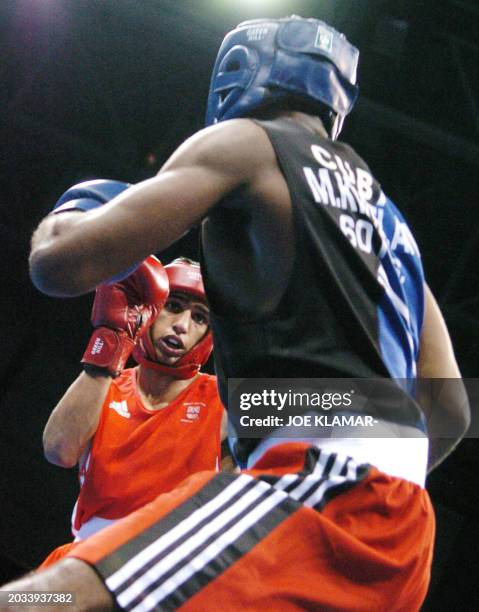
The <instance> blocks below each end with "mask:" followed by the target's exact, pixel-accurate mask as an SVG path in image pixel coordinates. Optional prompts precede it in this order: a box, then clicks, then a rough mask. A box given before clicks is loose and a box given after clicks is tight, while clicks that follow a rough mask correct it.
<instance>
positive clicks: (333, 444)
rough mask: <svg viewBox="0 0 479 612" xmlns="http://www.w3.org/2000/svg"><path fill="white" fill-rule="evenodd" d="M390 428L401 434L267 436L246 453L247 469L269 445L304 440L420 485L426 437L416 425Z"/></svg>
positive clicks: (423, 481)
mask: <svg viewBox="0 0 479 612" xmlns="http://www.w3.org/2000/svg"><path fill="white" fill-rule="evenodd" d="M394 432H396V433H400V434H401V437H399V436H398V437H394V436H393V435H392V433H391V437H382V438H380V437H374V438H373V437H347V438H346V437H334V436H332V437H328V438H306V437H305V438H303V437H293V436H286V435H285V432H283V431H282V432H281V433H282V437H275V436H273V435H271V436H268V437H267V438H264V439H263V440H261V442H260V443H259V444H258V446H257V447H256V448H255V449H254V451H253V452H252V453H251V454H250V456H249V457H248V464H247V469H250V468H252V467H253V466H254V464H255V463H257V462H258V461H259V459H260V458H261V457H262V455H263V454H264V453H265V452H266V451H268V450H269V449H271V448H274V447H275V446H278V445H280V444H287V443H288V442H300V443H306V444H308V445H310V446H315V447H317V448H319V449H321V450H324V451H327V452H330V453H337V454H340V455H347V456H349V457H351V458H352V459H353V460H354V461H355V462H356V464H358V465H359V464H364V463H367V464H370V465H372V466H374V467H376V468H377V469H378V470H380V471H381V472H384V473H385V474H388V475H390V476H395V477H398V478H403V479H405V480H409V481H411V482H414V483H416V484H418V485H419V486H421V487H424V485H425V482H426V475H427V462H428V453H429V440H428V437H427V436H426V435H425V434H424V433H423V432H421V431H420V430H418V429H416V428H410V427H404V426H396V427H395V428H394Z"/></svg>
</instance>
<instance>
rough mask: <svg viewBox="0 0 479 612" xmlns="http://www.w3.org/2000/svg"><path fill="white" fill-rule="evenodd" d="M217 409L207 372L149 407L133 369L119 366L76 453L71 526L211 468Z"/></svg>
mask: <svg viewBox="0 0 479 612" xmlns="http://www.w3.org/2000/svg"><path fill="white" fill-rule="evenodd" d="M222 415H223V406H222V404H221V402H220V399H219V396H218V392H217V388H216V377H215V376H210V375H207V374H200V375H199V376H198V377H197V378H196V379H195V380H194V381H193V382H192V383H191V384H190V385H189V386H188V387H187V388H186V389H184V390H183V391H182V392H181V393H180V394H179V395H178V396H177V397H176V398H175V399H174V400H173V401H172V402H171V403H170V404H168V406H166V407H165V408H162V409H161V410H158V411H154V412H153V411H149V410H147V409H146V408H145V406H144V405H143V403H142V401H141V398H140V395H139V392H138V390H137V384H136V369H128V370H125V371H124V372H123V373H122V374H121V376H119V377H118V378H117V379H115V380H114V381H113V382H112V384H111V385H110V389H109V391H108V395H107V396H106V399H105V402H104V404H103V407H102V413H101V417H100V422H99V425H98V429H97V431H96V433H95V435H94V437H93V439H92V442H91V448H90V451H89V452H87V453H85V456H84V459H83V460H82V461H81V465H80V484H81V489H80V495H79V497H78V501H77V504H76V507H75V511H74V516H73V517H72V527H73V530H74V532H75V531H77V530H78V529H79V528H80V527H81V526H82V525H83V524H84V523H85V522H86V521H88V520H89V519H90V518H91V517H92V516H98V517H102V518H106V519H117V518H121V517H124V516H126V515H127V514H129V513H130V512H133V511H134V510H136V509H137V508H140V507H141V506H144V505H145V504H146V503H148V502H150V501H152V500H153V499H154V498H155V497H156V496H157V495H159V494H160V493H165V492H167V491H170V490H171V489H173V488H175V487H176V486H177V485H178V484H179V483H180V482H181V481H182V480H183V479H184V478H186V477H187V476H189V475H190V474H192V473H194V472H199V471H201V470H214V469H218V466H219V462H220V458H221V441H220V431H221V419H222Z"/></svg>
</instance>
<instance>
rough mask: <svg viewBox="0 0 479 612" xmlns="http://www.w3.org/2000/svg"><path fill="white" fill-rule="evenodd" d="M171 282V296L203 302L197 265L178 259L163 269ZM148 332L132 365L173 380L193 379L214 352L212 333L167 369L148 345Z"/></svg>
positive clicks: (152, 347) (139, 345)
mask: <svg viewBox="0 0 479 612" xmlns="http://www.w3.org/2000/svg"><path fill="white" fill-rule="evenodd" d="M165 271H166V273H167V275H168V280H169V282H170V294H171V293H172V292H173V291H182V292H183V293H189V294H192V295H195V296H197V297H199V298H200V299H202V300H205V299H206V296H205V288H204V286H203V279H202V277H201V271H200V266H199V264H197V263H195V262H193V261H190V260H189V259H184V258H179V259H175V260H174V261H173V262H171V263H170V264H168V265H167V266H165ZM150 332H151V329H150V330H148V332H147V333H146V334H144V335H143V336H142V337H141V338H140V340H139V341H138V344H137V346H136V348H135V350H134V352H133V357H134V359H135V361H137V362H138V363H140V364H141V365H142V366H144V367H146V368H151V369H153V370H156V371H158V372H161V373H163V374H169V375H170V376H175V377H176V378H193V376H195V375H196V374H197V373H198V371H199V369H200V368H201V366H202V365H203V364H205V363H206V362H207V361H208V357H209V356H210V355H211V351H212V350H213V337H212V335H211V329H209V330H208V331H207V332H206V335H205V336H204V337H203V338H202V339H201V340H200V341H199V342H198V343H197V344H195V346H194V347H193V348H192V349H190V350H189V351H188V352H187V353H185V354H184V355H183V356H182V357H181V358H180V359H179V360H178V361H177V362H176V363H175V364H174V365H172V366H167V365H164V364H162V363H159V362H158V361H157V356H156V351H155V348H154V346H153V343H152V341H151V335H150Z"/></svg>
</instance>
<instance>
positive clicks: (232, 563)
mask: <svg viewBox="0 0 479 612" xmlns="http://www.w3.org/2000/svg"><path fill="white" fill-rule="evenodd" d="M433 540H434V514H433V510H432V506H431V503H430V500H429V497H428V494H427V492H426V491H425V490H424V489H422V488H421V487H420V486H418V485H416V484H414V483H411V482H409V481H406V480H403V479H400V478H396V477H392V476H388V475H386V474H384V473H381V472H379V471H378V470H377V469H376V468H373V467H371V466H369V465H367V464H363V465H357V464H356V463H355V462H354V460H353V459H351V458H348V457H344V456H339V455H338V454H336V453H329V452H328V453H327V452H324V451H321V450H320V449H319V448H317V447H315V446H309V445H307V444H304V443H296V442H290V443H284V444H279V445H278V446H275V447H274V448H271V449H270V450H268V451H267V452H266V453H265V454H264V455H263V456H262V457H261V458H260V460H259V461H258V462H257V463H256V464H255V466H254V468H253V469H251V470H246V471H244V472H242V473H241V474H237V475H235V474H226V473H219V474H218V473H214V472H201V473H198V474H195V475H193V476H191V477H189V478H188V479H187V480H185V481H184V482H183V483H182V484H181V485H180V486H179V487H178V488H177V489H175V490H174V491H172V492H171V493H166V494H163V495H160V496H159V497H158V498H156V499H155V501H153V502H152V503H150V504H148V505H147V506H145V507H144V508H142V509H140V510H138V511H137V512H135V513H133V514H131V515H130V516H128V517H126V518H125V519H122V520H121V521H119V522H118V523H116V524H115V525H113V526H112V527H109V528H108V529H105V530H104V531H102V532H100V533H99V534H97V535H95V536H92V537H91V538H89V539H87V540H86V541H85V542H81V543H79V545H78V546H76V547H75V549H74V550H73V551H71V553H70V554H69V556H73V557H77V558H79V559H82V560H84V561H86V562H87V563H89V564H91V565H93V566H94V567H95V568H96V571H97V572H98V574H99V575H100V576H101V577H102V579H103V581H104V582H105V585H106V587H107V588H108V589H109V590H110V591H111V592H112V593H113V595H114V597H115V600H116V602H117V604H118V606H119V607H120V608H122V609H124V610H136V611H146V610H173V609H177V608H181V610H184V611H185V612H186V611H191V612H197V611H198V610H208V612H211V611H215V610H218V611H221V612H226V611H233V610H238V611H239V610H241V612H246V611H248V610H250V611H255V612H257V610H281V612H288V611H290V610H341V611H344V610H354V611H359V610H364V611H366V610H367V611H368V612H369V611H371V610H374V611H380V610H384V611H389V610H392V609H394V610H395V611H399V610H404V611H405V612H406V611H407V612H412V611H414V610H419V608H420V606H421V603H422V601H423V599H424V597H425V595H426V592H427V587H428V583H429V577H430V567H431V560H432V549H433Z"/></svg>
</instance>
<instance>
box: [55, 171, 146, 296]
mask: <svg viewBox="0 0 479 612" xmlns="http://www.w3.org/2000/svg"><path fill="white" fill-rule="evenodd" d="M128 187H130V183H124V182H122V181H113V180H109V179H95V180H93V181H85V182H84V183H78V184H77V185H73V187H70V189H67V190H66V191H65V193H64V194H63V195H62V196H61V197H60V198H59V199H58V201H57V203H56V204H55V206H54V208H53V210H52V214H54V215H56V214H59V213H62V212H69V211H72V210H81V211H82V212H87V211H89V210H93V209H94V208H98V207H100V206H103V204H106V203H107V202H109V201H110V200H112V199H113V198H114V197H115V196H117V195H119V194H120V193H122V192H123V191H125V190H126V189H128ZM140 263H141V262H138V263H136V264H135V265H133V266H132V267H131V268H128V270H125V271H124V272H121V273H120V274H117V275H116V276H114V277H113V278H110V279H109V280H108V281H106V284H108V285H109V284H111V283H117V282H120V281H121V280H123V279H124V278H126V277H127V276H129V275H130V274H132V273H133V272H134V271H135V270H136V269H137V267H138V266H139V264H140Z"/></svg>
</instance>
